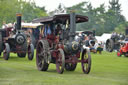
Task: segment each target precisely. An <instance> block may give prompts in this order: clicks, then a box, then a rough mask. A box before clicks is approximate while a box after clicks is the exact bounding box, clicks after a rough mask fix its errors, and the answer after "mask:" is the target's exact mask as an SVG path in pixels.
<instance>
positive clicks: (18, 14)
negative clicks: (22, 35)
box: [16, 13, 22, 30]
mask: <svg viewBox="0 0 128 85" xmlns="http://www.w3.org/2000/svg"><path fill="white" fill-rule="evenodd" d="M16 16H17V26H16V29H17V30H21V16H22V15H21V14H20V13H17V14H16Z"/></svg>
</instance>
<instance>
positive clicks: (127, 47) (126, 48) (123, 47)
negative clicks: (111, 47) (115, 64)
mask: <svg viewBox="0 0 128 85" xmlns="http://www.w3.org/2000/svg"><path fill="white" fill-rule="evenodd" d="M120 51H122V52H128V43H125V45H124V46H122V47H121V48H120Z"/></svg>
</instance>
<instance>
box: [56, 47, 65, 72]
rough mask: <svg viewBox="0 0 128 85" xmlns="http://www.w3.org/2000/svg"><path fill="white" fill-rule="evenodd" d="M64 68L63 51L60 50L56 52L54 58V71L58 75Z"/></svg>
mask: <svg viewBox="0 0 128 85" xmlns="http://www.w3.org/2000/svg"><path fill="white" fill-rule="evenodd" d="M64 68H65V56H64V51H63V50H62V49H59V50H58V56H57V58H56V70H57V72H58V73H59V74H62V73H63V72H64Z"/></svg>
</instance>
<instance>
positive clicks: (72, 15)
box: [70, 12, 76, 41]
mask: <svg viewBox="0 0 128 85" xmlns="http://www.w3.org/2000/svg"><path fill="white" fill-rule="evenodd" d="M75 32H76V15H75V12H71V13H70V41H73V40H74V37H75Z"/></svg>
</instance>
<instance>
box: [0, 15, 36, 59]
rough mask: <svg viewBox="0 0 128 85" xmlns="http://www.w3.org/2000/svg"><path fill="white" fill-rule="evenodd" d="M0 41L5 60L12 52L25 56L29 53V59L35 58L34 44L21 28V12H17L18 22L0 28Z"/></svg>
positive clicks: (0, 48) (0, 49) (0, 50)
mask: <svg viewBox="0 0 128 85" xmlns="http://www.w3.org/2000/svg"><path fill="white" fill-rule="evenodd" d="M0 41H1V42H0V53H1V52H3V58H4V59H5V60H8V59H9V56H10V52H13V53H17V55H18V57H25V56H26V53H28V59H29V60H32V59H33V56H34V46H33V44H32V43H31V40H27V35H26V34H25V33H24V32H23V30H21V14H17V23H16V24H15V25H14V26H13V27H9V28H8V27H6V28H4V29H0Z"/></svg>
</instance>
